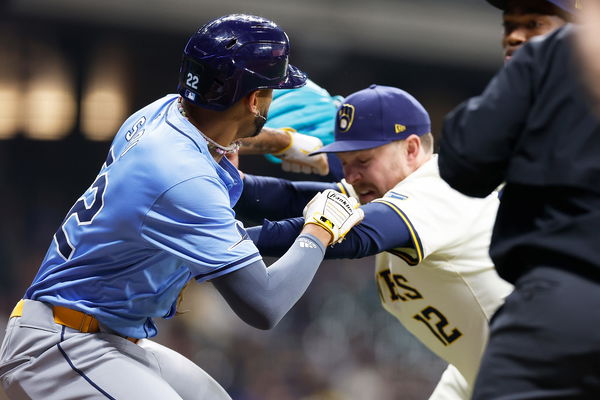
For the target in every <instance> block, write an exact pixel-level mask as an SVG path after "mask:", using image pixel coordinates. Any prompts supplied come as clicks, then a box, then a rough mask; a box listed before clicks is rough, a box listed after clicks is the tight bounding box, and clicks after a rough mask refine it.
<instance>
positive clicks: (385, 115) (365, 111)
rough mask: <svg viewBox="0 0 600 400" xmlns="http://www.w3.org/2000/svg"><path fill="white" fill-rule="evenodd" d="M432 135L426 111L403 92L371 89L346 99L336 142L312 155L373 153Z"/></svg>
mask: <svg viewBox="0 0 600 400" xmlns="http://www.w3.org/2000/svg"><path fill="white" fill-rule="evenodd" d="M429 132H431V121H430V120H429V115H428V114H427V111H425V108H424V107H423V106H422V105H421V103H419V102H418V101H417V100H416V99H415V98H414V97H412V96H411V95H410V94H408V93H407V92H405V91H404V90H401V89H398V88H395V87H390V86H379V85H371V86H369V87H368V88H367V89H363V90H360V91H358V92H356V93H353V94H351V95H350V96H348V97H347V98H345V99H344V101H343V104H342V105H341V106H340V107H339V108H338V111H337V115H336V118H335V141H334V142H333V143H331V144H329V145H327V146H324V147H321V148H320V149H319V150H318V151H315V152H314V153H311V155H313V154H320V153H339V152H343V151H356V150H366V149H372V148H374V147H379V146H383V145H384V144H388V143H390V142H394V141H396V140H403V139H406V138H407V137H409V136H410V135H419V136H421V135H424V134H426V133H429Z"/></svg>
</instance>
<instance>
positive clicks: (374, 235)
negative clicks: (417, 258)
mask: <svg viewBox="0 0 600 400" xmlns="http://www.w3.org/2000/svg"><path fill="white" fill-rule="evenodd" d="M362 209H363V211H364V213H365V218H364V219H363V221H362V222H361V223H360V224H359V225H357V226H355V227H354V228H352V229H351V230H350V232H348V234H347V235H346V239H345V240H344V241H343V242H341V243H338V244H336V245H335V246H330V247H328V248H327V251H326V253H325V258H327V259H333V258H361V257H366V256H370V255H374V254H377V253H381V252H382V251H385V250H391V249H394V248H397V247H413V244H412V241H411V237H410V232H409V230H408V227H407V226H406V224H405V222H404V220H403V219H402V218H401V217H400V215H399V214H398V213H397V212H396V211H394V210H393V209H392V208H390V207H389V206H387V205H385V204H383V203H369V204H367V205H364V206H362ZM303 225H304V219H303V218H291V219H286V220H282V221H275V222H272V221H268V220H265V221H264V223H263V225H262V226H259V227H251V228H248V229H247V231H248V234H249V235H250V238H251V239H252V241H253V242H254V243H255V244H256V246H257V247H258V249H259V251H260V253H261V254H262V255H263V256H275V257H278V256H280V255H281V254H283V253H284V252H285V251H286V250H287V249H288V248H289V246H290V245H291V244H292V243H293V241H294V239H295V238H296V236H298V233H299V232H300V231H301V230H302V226H303Z"/></svg>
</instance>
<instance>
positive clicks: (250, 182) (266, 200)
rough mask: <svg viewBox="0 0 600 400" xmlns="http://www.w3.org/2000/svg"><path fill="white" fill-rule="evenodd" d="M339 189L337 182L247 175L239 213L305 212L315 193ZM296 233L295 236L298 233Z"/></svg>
mask: <svg viewBox="0 0 600 400" xmlns="http://www.w3.org/2000/svg"><path fill="white" fill-rule="evenodd" d="M326 189H334V190H339V188H338V186H337V185H336V184H335V183H326V182H312V181H305V182H291V181H288V180H286V179H280V178H273V177H267V176H255V175H249V174H246V175H245V176H244V191H243V192H242V195H241V197H240V199H239V200H238V202H237V204H236V205H235V211H236V213H237V214H238V215H239V216H240V217H242V218H251V219H252V218H254V219H256V218H268V219H283V218H291V217H297V216H299V215H302V210H303V209H304V206H305V205H306V203H308V202H309V201H310V199H312V197H313V196H314V195H315V194H316V193H318V192H321V191H323V190H326ZM294 237H295V236H294Z"/></svg>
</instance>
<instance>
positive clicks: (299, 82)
mask: <svg viewBox="0 0 600 400" xmlns="http://www.w3.org/2000/svg"><path fill="white" fill-rule="evenodd" d="M306 79H308V78H307V76H306V74H305V73H304V72H302V71H300V70H299V69H298V68H296V67H294V66H293V65H288V73H287V78H286V79H285V81H283V82H282V83H281V84H279V85H278V86H276V87H274V88H273V89H297V88H299V87H302V86H304V85H305V84H306Z"/></svg>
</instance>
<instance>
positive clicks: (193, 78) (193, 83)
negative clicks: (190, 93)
mask: <svg viewBox="0 0 600 400" xmlns="http://www.w3.org/2000/svg"><path fill="white" fill-rule="evenodd" d="M185 84H186V85H187V86H188V87H191V88H192V89H198V75H194V74H192V73H191V72H188V74H187V79H186V81H185Z"/></svg>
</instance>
